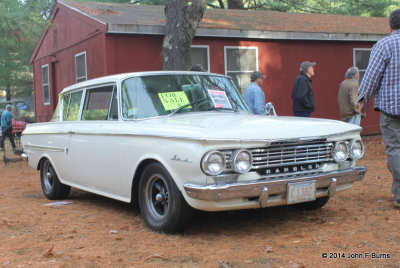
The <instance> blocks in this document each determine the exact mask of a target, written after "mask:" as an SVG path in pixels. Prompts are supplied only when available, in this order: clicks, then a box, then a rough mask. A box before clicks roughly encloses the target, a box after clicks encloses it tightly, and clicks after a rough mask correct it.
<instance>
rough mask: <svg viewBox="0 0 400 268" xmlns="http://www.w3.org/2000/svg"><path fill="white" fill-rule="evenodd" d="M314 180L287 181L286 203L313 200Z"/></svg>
mask: <svg viewBox="0 0 400 268" xmlns="http://www.w3.org/2000/svg"><path fill="white" fill-rule="evenodd" d="M315 199H316V198H315V181H310V182H297V183H289V184H288V187H287V203H288V204H295V203H301V202H307V201H312V200H315Z"/></svg>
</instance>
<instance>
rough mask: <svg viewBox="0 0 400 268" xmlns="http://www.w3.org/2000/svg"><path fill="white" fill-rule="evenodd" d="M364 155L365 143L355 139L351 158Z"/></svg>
mask: <svg viewBox="0 0 400 268" xmlns="http://www.w3.org/2000/svg"><path fill="white" fill-rule="evenodd" d="M363 155H364V145H363V143H362V142H361V141H360V140H355V141H354V142H353V143H352V144H351V146H350V157H351V159H354V160H357V159H360V158H361V157H363Z"/></svg>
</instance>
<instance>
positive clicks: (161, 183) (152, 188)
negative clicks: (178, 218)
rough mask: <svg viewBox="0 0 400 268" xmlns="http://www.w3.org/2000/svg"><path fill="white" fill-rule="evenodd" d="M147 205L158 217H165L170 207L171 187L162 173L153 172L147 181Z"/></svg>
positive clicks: (154, 215) (153, 214)
mask: <svg viewBox="0 0 400 268" xmlns="http://www.w3.org/2000/svg"><path fill="white" fill-rule="evenodd" d="M146 192H147V198H146V201H147V206H148V208H149V212H150V213H151V214H152V216H153V217H154V218H156V219H161V218H163V217H165V215H167V213H168V209H169V196H168V195H169V189H168V184H167V182H166V180H165V178H164V177H163V176H162V175H160V174H153V175H152V176H151V177H150V178H149V180H148V183H147V188H146Z"/></svg>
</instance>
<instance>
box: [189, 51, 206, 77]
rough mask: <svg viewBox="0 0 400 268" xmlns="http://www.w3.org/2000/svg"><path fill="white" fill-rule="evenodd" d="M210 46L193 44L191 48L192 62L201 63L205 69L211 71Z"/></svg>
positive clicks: (192, 63)
mask: <svg viewBox="0 0 400 268" xmlns="http://www.w3.org/2000/svg"><path fill="white" fill-rule="evenodd" d="M209 51H210V50H209V47H208V46H192V47H191V49H190V64H191V65H194V64H201V66H203V68H204V70H206V71H207V72H209V71H210V52H209Z"/></svg>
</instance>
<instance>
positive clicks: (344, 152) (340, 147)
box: [332, 141, 349, 162]
mask: <svg viewBox="0 0 400 268" xmlns="http://www.w3.org/2000/svg"><path fill="white" fill-rule="evenodd" d="M332 156H333V159H335V161H336V162H344V161H346V159H347V158H348V157H349V146H347V143H346V142H344V141H340V142H337V143H336V145H335V149H334V151H333V155H332Z"/></svg>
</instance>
